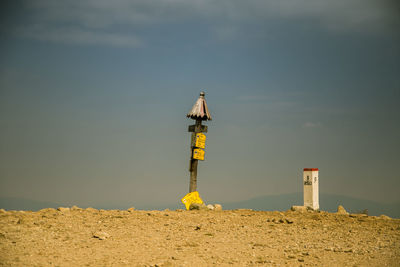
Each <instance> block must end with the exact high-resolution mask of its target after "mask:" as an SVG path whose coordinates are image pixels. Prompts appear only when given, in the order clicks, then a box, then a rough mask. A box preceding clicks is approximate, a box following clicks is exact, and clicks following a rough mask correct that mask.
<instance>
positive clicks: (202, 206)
mask: <svg viewBox="0 0 400 267" xmlns="http://www.w3.org/2000/svg"><path fill="white" fill-rule="evenodd" d="M189 210H208V208H207V206H206V204H204V203H202V204H200V203H192V204H190V207H189Z"/></svg>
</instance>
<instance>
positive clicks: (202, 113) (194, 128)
mask: <svg viewBox="0 0 400 267" xmlns="http://www.w3.org/2000/svg"><path fill="white" fill-rule="evenodd" d="M204 96H205V93H204V92H201V93H200V97H199V99H197V101H196V103H195V104H194V106H193V107H192V109H191V110H190V112H189V113H188V114H187V115H186V116H187V117H188V118H191V119H193V120H196V124H194V125H190V126H189V132H192V139H191V145H190V149H191V155H190V167H189V172H190V184H189V193H191V192H195V191H197V165H198V164H199V160H198V159H194V158H193V155H194V149H195V148H196V145H195V142H196V134H197V133H204V132H207V126H206V125H201V122H202V121H203V120H211V115H210V113H209V112H208V107H207V103H206V100H205V98H204Z"/></svg>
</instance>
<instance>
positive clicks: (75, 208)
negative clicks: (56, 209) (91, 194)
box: [71, 205, 82, 210]
mask: <svg viewBox="0 0 400 267" xmlns="http://www.w3.org/2000/svg"><path fill="white" fill-rule="evenodd" d="M71 210H82V208H79V207H78V206H75V205H74V206H72V207H71Z"/></svg>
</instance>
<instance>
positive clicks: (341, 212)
mask: <svg viewBox="0 0 400 267" xmlns="http://www.w3.org/2000/svg"><path fill="white" fill-rule="evenodd" d="M336 213H337V214H342V215H349V213H348V212H347V211H346V210H345V209H344V207H343V206H342V205H339V206H338V207H337V212H336Z"/></svg>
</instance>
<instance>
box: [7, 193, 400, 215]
mask: <svg viewBox="0 0 400 267" xmlns="http://www.w3.org/2000/svg"><path fill="white" fill-rule="evenodd" d="M206 202H207V201H206ZM220 203H221V204H222V206H223V208H224V209H253V210H279V211H284V210H288V209H290V207H291V206H293V205H302V204H303V194H302V193H290V194H280V195H265V196H259V197H255V198H250V199H247V200H243V201H237V202H220ZM73 205H77V206H79V207H82V208H86V207H89V206H90V207H93V208H97V209H121V210H123V209H128V208H130V207H132V206H134V207H136V208H137V209H144V210H162V209H179V208H184V207H183V204H182V203H180V202H176V203H162V204H161V203H160V204H139V203H138V204H137V205H133V201H132V203H130V204H128V203H121V204H109V203H106V204H105V203H96V204H93V205H80V204H79V203H74V204H73ZM338 205H342V206H343V207H344V208H345V209H346V210H347V211H348V212H350V213H359V212H362V211H364V210H368V214H369V215H374V216H379V215H381V214H385V215H387V216H390V217H393V218H400V203H390V204H387V203H380V202H377V201H372V200H366V199H359V198H353V197H348V196H343V195H335V194H320V209H321V210H323V211H328V212H336V210H337V206H338ZM68 206H72V205H71V204H70V203H68V204H66V203H56V202H51V201H37V200H31V199H26V198H17V197H0V208H2V209H6V210H32V211H37V210H40V209H44V208H58V207H68Z"/></svg>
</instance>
